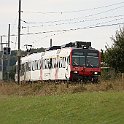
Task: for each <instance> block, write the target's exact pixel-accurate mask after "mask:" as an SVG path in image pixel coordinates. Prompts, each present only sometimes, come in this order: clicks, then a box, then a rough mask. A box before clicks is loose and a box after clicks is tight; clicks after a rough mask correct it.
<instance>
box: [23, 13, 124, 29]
mask: <svg viewBox="0 0 124 124" xmlns="http://www.w3.org/2000/svg"><path fill="white" fill-rule="evenodd" d="M123 16H124V15H118V16H106V17H101V18H94V19H83V20H80V21H75V22H67V23H66V22H63V23H55V24H54V23H53V24H51V25H50V24H49V25H44V24H42V25H33V26H28V27H26V26H22V28H36V27H44V26H58V25H65V24H76V23H84V22H87V21H98V20H103V19H109V18H117V19H115V20H116V21H117V20H120V19H123V18H120V19H118V17H123Z"/></svg>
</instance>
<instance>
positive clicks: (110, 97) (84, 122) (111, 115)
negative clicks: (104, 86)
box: [0, 91, 124, 124]
mask: <svg viewBox="0 0 124 124" xmlns="http://www.w3.org/2000/svg"><path fill="white" fill-rule="evenodd" d="M0 124H124V91H120V92H114V91H111V92H85V93H75V94H65V95H56V96H22V97H21V96H2V95H1V96H0Z"/></svg>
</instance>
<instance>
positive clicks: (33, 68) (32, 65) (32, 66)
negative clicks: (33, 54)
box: [31, 61, 35, 71]
mask: <svg viewBox="0 0 124 124" xmlns="http://www.w3.org/2000/svg"><path fill="white" fill-rule="evenodd" d="M31 63H32V71H34V70H35V68H34V61H32V62H31Z"/></svg>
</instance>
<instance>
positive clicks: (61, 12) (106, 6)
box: [23, 2, 124, 14]
mask: <svg viewBox="0 0 124 124" xmlns="http://www.w3.org/2000/svg"><path fill="white" fill-rule="evenodd" d="M123 3H124V2H119V3H114V4H109V5H105V6H99V7H95V8H89V9H83V10H73V11H58V12H55V11H51V12H40V11H37V12H31V11H23V12H28V13H39V14H48V13H49V14H56V13H60V14H63V13H75V12H83V11H90V10H97V9H101V8H108V7H111V6H115V5H120V4H123Z"/></svg>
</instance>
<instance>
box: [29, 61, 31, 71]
mask: <svg viewBox="0 0 124 124" xmlns="http://www.w3.org/2000/svg"><path fill="white" fill-rule="evenodd" d="M28 71H31V62H28Z"/></svg>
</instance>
